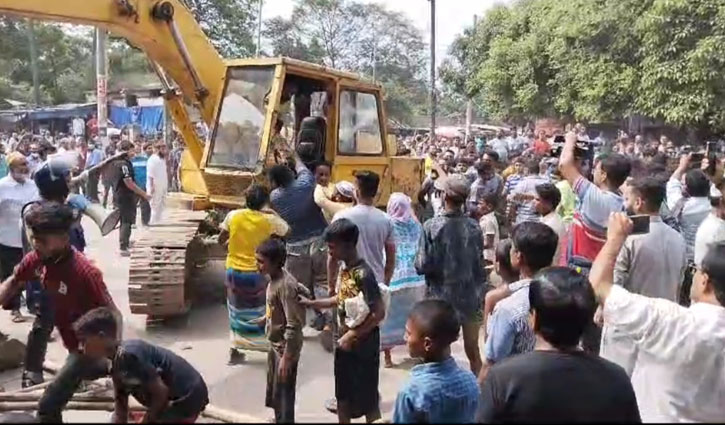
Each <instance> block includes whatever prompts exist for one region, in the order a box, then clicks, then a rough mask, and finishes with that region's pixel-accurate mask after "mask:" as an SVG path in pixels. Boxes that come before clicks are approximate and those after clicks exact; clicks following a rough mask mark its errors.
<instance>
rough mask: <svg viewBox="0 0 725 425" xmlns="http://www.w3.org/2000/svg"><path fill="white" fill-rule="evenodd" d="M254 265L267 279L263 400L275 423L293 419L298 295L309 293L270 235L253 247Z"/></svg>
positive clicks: (300, 322)
mask: <svg viewBox="0 0 725 425" xmlns="http://www.w3.org/2000/svg"><path fill="white" fill-rule="evenodd" d="M256 256H257V269H258V270H259V273H260V274H262V275H264V276H266V277H267V278H268V279H269V283H268V285H267V314H266V315H265V316H266V318H267V326H266V334H267V339H269V342H270V344H271V346H272V349H271V350H270V351H269V353H268V354H267V397H266V401H265V404H266V406H267V407H271V408H272V409H274V419H275V422H277V423H293V422H294V421H295V392H296V384H297V363H298V362H299V359H300V352H301V351H302V327H303V326H304V323H305V308H304V307H302V305H301V304H300V302H299V295H306V296H309V294H308V292H307V290H306V288H305V287H304V286H303V285H301V284H299V283H298V282H297V280H296V279H295V278H294V277H293V276H292V275H291V274H290V273H289V272H287V271H286V270H284V268H283V267H284V263H285V260H286V259H287V250H286V249H285V245H284V242H282V240H280V239H276V238H272V239H267V240H266V241H264V242H262V244H261V245H259V246H258V247H257V254H256Z"/></svg>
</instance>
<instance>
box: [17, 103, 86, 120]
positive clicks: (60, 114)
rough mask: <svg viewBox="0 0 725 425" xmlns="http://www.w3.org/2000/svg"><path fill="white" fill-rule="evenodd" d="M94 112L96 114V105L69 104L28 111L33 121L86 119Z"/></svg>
mask: <svg viewBox="0 0 725 425" xmlns="http://www.w3.org/2000/svg"><path fill="white" fill-rule="evenodd" d="M93 112H96V104H95V103H85V104H67V105H58V106H49V107H47V108H36V109H31V110H28V118H29V119H30V120H32V121H40V120H57V119H71V118H76V117H86V116H88V115H90V114H91V113H93Z"/></svg>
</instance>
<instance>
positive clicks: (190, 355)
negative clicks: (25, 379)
mask: <svg viewBox="0 0 725 425" xmlns="http://www.w3.org/2000/svg"><path fill="white" fill-rule="evenodd" d="M83 224H84V228H85V231H86V238H87V240H88V243H89V249H88V255H89V256H90V258H91V259H93V260H94V261H95V262H96V264H97V265H98V266H99V267H100V268H101V270H102V271H103V274H104V277H105V281H106V284H107V285H108V289H109V291H110V293H111V295H112V297H113V299H114V301H115V302H116V304H117V305H118V306H119V308H120V309H121V311H122V313H123V314H124V337H125V338H142V339H146V340H148V341H151V342H153V343H156V344H159V345H161V346H164V347H167V348H169V349H171V350H172V351H174V352H176V353H178V354H179V355H181V356H183V357H184V358H186V359H187V360H188V361H189V362H190V363H191V364H193V365H194V366H195V367H196V368H197V369H198V370H199V371H200V372H201V374H202V375H203V376H204V379H205V380H206V382H207V385H208V386H209V390H210V399H211V402H212V403H213V404H214V405H216V406H219V407H223V408H227V409H232V410H236V411H239V412H242V413H245V414H248V415H253V416H255V417H257V418H259V420H260V421H266V420H267V419H268V418H272V417H273V413H272V411H271V410H270V409H268V408H266V407H265V406H264V395H265V385H266V384H265V382H266V354H264V353H248V354H247V361H246V363H245V364H243V365H238V366H227V364H226V361H227V356H228V349H229V344H228V335H229V331H228V322H227V311H226V307H225V305H223V304H221V303H219V304H216V305H205V306H201V307H195V308H193V309H192V311H191V312H190V314H189V315H188V316H187V317H185V318H183V319H181V320H179V321H178V323H173V324H170V325H167V326H164V327H151V328H148V329H147V328H146V324H145V316H139V315H132V314H131V312H130V310H129V306H128V293H127V282H128V259H127V258H122V257H120V256H119V255H118V249H117V246H118V233H117V232H113V233H111V234H110V235H108V236H107V237H105V238H102V237H101V235H100V232H99V230H98V228H97V227H96V226H95V224H94V223H93V222H91V221H90V220H88V219H87V218H84V222H83ZM132 239H133V236H132ZM29 327H30V324H29V323H24V324H14V323H11V321H10V315H9V314H8V313H7V312H0V328H1V329H2V330H3V332H5V333H9V334H10V336H11V337H15V338H18V339H20V340H22V341H25V339H26V337H27V331H28V329H29ZM316 334H317V332H316V331H314V330H311V329H305V343H304V347H303V349H302V358H301V361H300V366H299V372H298V377H297V407H296V419H297V421H300V422H333V421H336V419H337V418H336V416H334V415H332V414H330V413H329V412H327V411H326V410H325V408H324V405H323V404H324V400H325V399H327V398H328V397H330V396H332V395H333V394H334V379H333V367H332V366H333V365H332V355H331V354H329V353H327V352H325V351H324V350H323V349H322V347H321V346H320V344H319V342H318V339H317V336H316ZM453 353H454V356H455V357H456V359H457V361H458V362H459V364H460V365H462V366H464V367H468V361H467V360H466V358H465V355H464V354H463V346H462V343H461V341H460V340H459V341H458V342H457V343H456V344H454V346H453ZM65 354H66V351H65V350H64V348H63V346H62V344H61V343H60V341H59V340H58V341H56V342H53V343H51V345H50V347H49V353H48V358H49V360H52V361H54V362H56V363H59V364H61V363H62V362H63V359H64V358H65ZM393 361H394V363H396V364H398V366H397V367H395V368H393V369H384V368H381V369H380V394H381V397H382V403H381V409H382V412H383V417H384V418H390V417H391V416H392V410H393V405H394V403H395V396H396V394H397V392H398V389H399V388H400V387H401V386H402V384H403V383H404V382H405V380H406V379H407V376H408V371H409V369H410V367H412V362H411V361H410V359H408V355H407V349H406V347H404V346H401V347H397V348H396V349H395V350H393ZM381 363H382V361H381ZM0 385H3V386H4V387H5V388H6V389H13V388H19V386H20V372H19V371H11V372H5V373H2V374H0ZM66 418H67V420H75V421H82V422H93V421H103V420H104V419H106V418H108V414H107V413H92V412H69V413H67V414H66ZM360 421H362V419H361V420H360Z"/></svg>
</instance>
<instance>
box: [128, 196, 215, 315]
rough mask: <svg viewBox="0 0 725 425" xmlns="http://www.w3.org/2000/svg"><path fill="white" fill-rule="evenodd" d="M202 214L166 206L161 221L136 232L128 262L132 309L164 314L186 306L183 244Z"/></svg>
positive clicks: (191, 236)
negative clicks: (162, 221)
mask: <svg viewBox="0 0 725 425" xmlns="http://www.w3.org/2000/svg"><path fill="white" fill-rule="evenodd" d="M205 217H206V212H204V211H188V210H168V211H167V212H166V214H165V217H164V223H163V224H161V225H158V226H152V227H150V228H148V229H147V230H145V231H141V232H139V234H138V237H137V239H136V241H135V243H134V245H133V247H132V248H131V259H130V266H129V284H128V296H129V304H130V308H131V312H132V313H134V314H147V315H149V316H154V317H166V316H174V315H179V314H184V313H186V312H187V311H188V310H189V308H190V306H191V305H190V300H189V297H188V294H187V290H186V288H185V286H184V285H185V281H186V280H187V277H188V274H189V272H190V270H189V268H190V267H191V266H193V265H191V264H189V261H188V259H187V248H188V246H189V244H190V243H191V241H192V240H193V239H194V238H195V237H196V235H197V230H198V228H199V223H200V222H201V221H202V220H203V219H204V218H205Z"/></svg>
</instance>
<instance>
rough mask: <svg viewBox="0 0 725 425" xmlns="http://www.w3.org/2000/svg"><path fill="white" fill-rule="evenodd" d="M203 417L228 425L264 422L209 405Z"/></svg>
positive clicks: (202, 414)
mask: <svg viewBox="0 0 725 425" xmlns="http://www.w3.org/2000/svg"><path fill="white" fill-rule="evenodd" d="M201 416H204V417H206V418H210V419H216V420H218V421H222V422H227V423H240V422H241V423H260V422H264V421H263V420H261V419H259V418H255V417H254V416H251V415H247V414H244V413H238V412H234V411H232V410H227V409H222V408H220V407H216V406H214V405H211V404H207V406H206V409H204V411H203V412H201Z"/></svg>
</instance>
